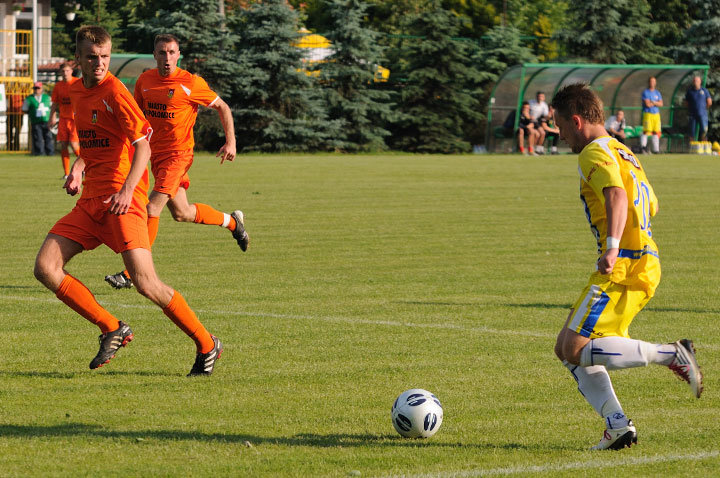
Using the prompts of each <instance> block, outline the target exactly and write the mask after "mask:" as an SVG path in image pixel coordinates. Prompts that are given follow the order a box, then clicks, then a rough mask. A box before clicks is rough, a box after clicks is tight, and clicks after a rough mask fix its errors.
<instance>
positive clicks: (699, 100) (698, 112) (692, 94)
mask: <svg viewBox="0 0 720 478" xmlns="http://www.w3.org/2000/svg"><path fill="white" fill-rule="evenodd" d="M685 104H686V105H687V108H688V120H689V122H690V124H689V132H690V139H691V140H695V139H697V140H699V141H705V140H706V139H707V130H708V108H710V105H712V98H711V97H710V92H709V91H708V90H707V88H703V86H702V78H700V77H699V76H695V77H693V84H692V86H691V87H690V88H688V90H687V93H685Z"/></svg>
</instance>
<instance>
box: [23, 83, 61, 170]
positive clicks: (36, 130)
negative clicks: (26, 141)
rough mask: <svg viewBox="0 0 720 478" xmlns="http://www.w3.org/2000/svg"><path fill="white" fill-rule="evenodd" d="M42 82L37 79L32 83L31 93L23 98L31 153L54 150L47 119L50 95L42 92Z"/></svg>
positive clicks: (48, 152) (43, 152)
mask: <svg viewBox="0 0 720 478" xmlns="http://www.w3.org/2000/svg"><path fill="white" fill-rule="evenodd" d="M42 87H43V85H42V83H40V82H39V81H38V82H37V83H35V84H34V85H33V94H32V95H30V96H28V97H27V98H25V101H24V102H23V104H22V110H23V111H24V112H25V113H27V114H28V117H29V118H30V126H31V128H32V154H33V155H35V156H39V155H41V154H47V155H48V156H50V155H52V154H53V153H54V152H55V142H54V141H53V137H52V133H50V127H49V126H48V121H50V104H51V101H50V96H48V95H47V94H46V93H43V90H42Z"/></svg>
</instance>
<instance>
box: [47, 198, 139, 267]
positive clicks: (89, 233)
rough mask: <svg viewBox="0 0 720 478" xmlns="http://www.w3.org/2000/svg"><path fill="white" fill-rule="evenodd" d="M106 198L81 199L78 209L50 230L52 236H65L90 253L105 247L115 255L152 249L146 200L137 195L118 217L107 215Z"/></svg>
mask: <svg viewBox="0 0 720 478" xmlns="http://www.w3.org/2000/svg"><path fill="white" fill-rule="evenodd" d="M105 200H107V197H106V196H101V197H96V198H87V199H83V198H80V199H79V200H78V202H77V203H76V204H75V207H74V208H73V209H72V211H70V212H69V213H68V214H67V215H65V216H64V217H62V218H61V219H60V220H59V221H58V222H57V223H55V225H54V226H53V227H52V229H50V234H57V235H58V236H62V237H66V238H68V239H70V240H72V241H75V242H77V243H78V244H80V245H81V246H83V249H85V250H87V251H89V250H92V249H95V248H96V247H97V246H99V245H100V244H105V245H106V246H108V247H109V248H110V249H112V250H113V251H115V253H116V254H119V253H121V252H125V251H129V250H130V249H138V248H142V249H148V250H150V240H149V239H148V230H147V210H146V209H145V204H146V200H145V199H144V198H143V195H142V194H139V193H135V195H134V196H133V201H132V203H131V204H130V209H128V212H127V213H126V214H123V215H122V216H119V215H117V214H112V213H110V212H108V209H109V208H110V204H104V203H103V201H105Z"/></svg>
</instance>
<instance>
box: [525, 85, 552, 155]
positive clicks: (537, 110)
mask: <svg viewBox="0 0 720 478" xmlns="http://www.w3.org/2000/svg"><path fill="white" fill-rule="evenodd" d="M528 103H529V104H530V116H531V117H532V119H533V121H534V122H535V129H536V130H537V131H538V132H539V133H540V134H539V135H538V137H537V143H536V144H537V146H536V147H535V151H536V152H537V153H538V154H545V147H544V146H543V144H544V143H545V131H544V130H543V128H542V127H541V126H542V125H541V121H540V120H541V119H542V118H544V117H547V116H548V115H549V114H550V113H549V110H548V104H547V103H546V102H545V93H543V92H542V91H538V92H537V93H535V99H534V100H530V101H528Z"/></svg>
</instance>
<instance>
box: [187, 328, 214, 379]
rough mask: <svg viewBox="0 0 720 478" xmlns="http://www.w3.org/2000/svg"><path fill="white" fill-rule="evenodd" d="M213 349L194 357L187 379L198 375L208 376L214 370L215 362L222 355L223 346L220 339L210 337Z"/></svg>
mask: <svg viewBox="0 0 720 478" xmlns="http://www.w3.org/2000/svg"><path fill="white" fill-rule="evenodd" d="M212 339H213V342H215V347H213V349H212V350H211V351H210V352H208V353H206V354H197V355H196V356H195V363H194V364H193V367H192V369H191V370H190V373H189V374H187V376H188V377H196V376H198V375H210V374H211V373H213V370H214V369H215V362H216V361H217V360H218V359H219V358H220V356H221V355H222V353H223V344H222V342H220V339H218V338H217V337H215V336H214V335H213V336H212Z"/></svg>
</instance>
